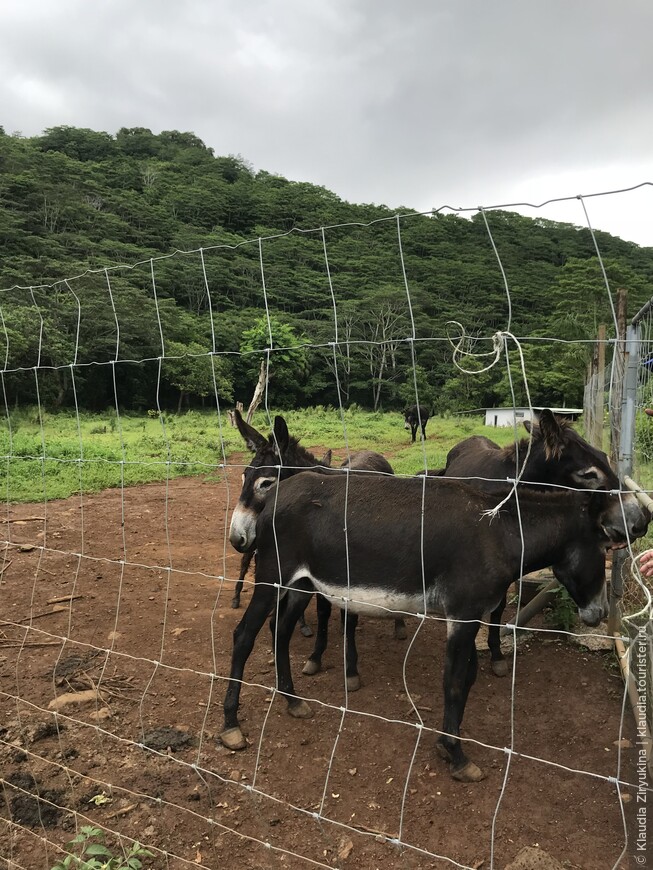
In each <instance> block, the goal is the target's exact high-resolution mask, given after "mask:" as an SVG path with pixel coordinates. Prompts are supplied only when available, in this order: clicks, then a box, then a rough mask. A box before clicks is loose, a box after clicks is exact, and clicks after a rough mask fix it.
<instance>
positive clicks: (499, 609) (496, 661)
mask: <svg viewBox="0 0 653 870" xmlns="http://www.w3.org/2000/svg"><path fill="white" fill-rule="evenodd" d="M506 600H507V597H506V595H504V596H503V598H502V599H501V601H500V602H499V604H498V605H497V606H496V607H495V608H494V610H493V611H492V613H491V615H490V626H489V628H488V632H487V645H488V647H489V649H490V667H491V668H492V672H493V673H494V675H495V676H497V677H505V676H506V675H507V673H508V662H507V661H506V659H505V656H504V654H503V653H502V652H501V619H502V617H503V611H504V610H505V609H506Z"/></svg>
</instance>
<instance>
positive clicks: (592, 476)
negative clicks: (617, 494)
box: [578, 468, 599, 480]
mask: <svg viewBox="0 0 653 870" xmlns="http://www.w3.org/2000/svg"><path fill="white" fill-rule="evenodd" d="M578 476H579V477H581V478H582V479H583V480H598V479H599V476H598V474H597V472H596V471H594V469H593V468H589V469H588V470H587V471H581V472H580V473H579V475H578Z"/></svg>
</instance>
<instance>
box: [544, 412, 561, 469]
mask: <svg viewBox="0 0 653 870" xmlns="http://www.w3.org/2000/svg"><path fill="white" fill-rule="evenodd" d="M539 426H540V432H541V435H542V440H543V441H544V451H545V453H546V457H547V459H549V458H550V457H552V456H554V457H556V458H559V457H560V454H561V453H562V450H563V448H564V446H565V430H564V428H563V427H562V426H561V425H560V423H559V422H558V420H557V418H556V416H555V414H554V413H553V411H550V410H549V409H548V408H544V410H543V411H541V412H540V419H539Z"/></svg>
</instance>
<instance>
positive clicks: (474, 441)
mask: <svg viewBox="0 0 653 870" xmlns="http://www.w3.org/2000/svg"><path fill="white" fill-rule="evenodd" d="M524 426H525V428H526V430H527V431H528V432H529V433H530V434H531V436H532V440H531V449H530V454H529V455H528V457H527V456H526V454H527V450H528V441H529V439H528V438H523V439H522V440H521V441H519V443H518V444H514V443H513V444H510V445H509V446H508V447H499V445H498V444H495V443H494V441H490V439H489V438H486V437H485V436H483V435H473V436H471V437H470V438H465V440H464V441H461V442H460V443H459V444H457V445H456V446H455V447H453V448H452V449H451V450H450V451H449V454H448V456H447V464H446V466H445V468H443V469H441V470H439V471H429V472H427V473H428V474H429V475H434V476H444V477H455V478H457V479H461V480H467V481H468V482H469V483H471V484H472V485H473V486H474V487H480V488H481V489H484V490H486V491H490V492H491V491H492V490H493V489H496V486H497V482H499V481H500V482H502V483H505V480H506V478H514V477H516V476H517V474H518V473H519V471H520V470H521V469H522V465H524V462H525V463H526V464H525V466H524V468H523V470H522V475H521V478H520V479H521V481H523V482H524V483H527V484H548V485H549V486H550V487H551V486H559V487H572V488H577V489H591V490H599V489H602V490H619V489H620V483H619V478H618V477H617V475H616V474H615V472H614V471H613V470H612V468H611V467H610V462H609V460H608V457H607V456H606V455H605V453H603V452H602V451H601V450H597V449H596V448H595V447H592V445H591V444H588V442H587V441H585V439H584V438H581V436H580V435H579V434H578V433H577V432H576V431H575V430H574V429H572V427H571V425H570V424H569V422H568V421H567V420H565V419H563V418H559V417H556V416H555V415H554V414H553V413H552V412H551V411H550V410H548V409H545V410H543V411H542V412H541V413H540V417H539V423H538V425H535V426H531V423H530V422H528V421H526V422H524ZM538 488H539V489H541V488H542V487H538ZM505 607H506V598H505V596H504V598H503V599H502V600H501V601H500V602H499V605H498V607H497V608H496V609H495V610H494V611H493V613H492V615H491V617H490V627H489V629H488V647H489V649H490V661H491V667H492V671H493V672H494V674H495V675H496V676H498V677H504V676H506V674H507V673H508V663H507V662H506V660H505V657H504V655H503V653H502V652H501V638H500V625H501V618H502V615H503V611H504V610H505Z"/></svg>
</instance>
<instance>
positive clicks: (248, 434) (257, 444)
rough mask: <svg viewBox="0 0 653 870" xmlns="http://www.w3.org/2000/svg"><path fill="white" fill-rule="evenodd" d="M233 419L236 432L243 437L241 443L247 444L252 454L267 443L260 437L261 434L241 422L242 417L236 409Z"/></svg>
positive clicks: (262, 436)
mask: <svg viewBox="0 0 653 870" xmlns="http://www.w3.org/2000/svg"><path fill="white" fill-rule="evenodd" d="M234 419H235V421H236V426H237V427H238V431H239V432H240V434H241V435H242V437H243V441H244V442H245V444H247V446H248V447H249V449H250V450H251V451H252V453H256V451H257V450H259V449H260V448H261V447H263V446H264V445H265V444H267V443H268V441H267V438H266V437H265V436H264V435H261V433H260V432H257V431H256V429H255V428H254V427H253V426H250V425H249V423H246V422H245V421H244V420H243V415H242V414H241V413H240V411H239V410H238V408H236V410H235V411H234Z"/></svg>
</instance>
